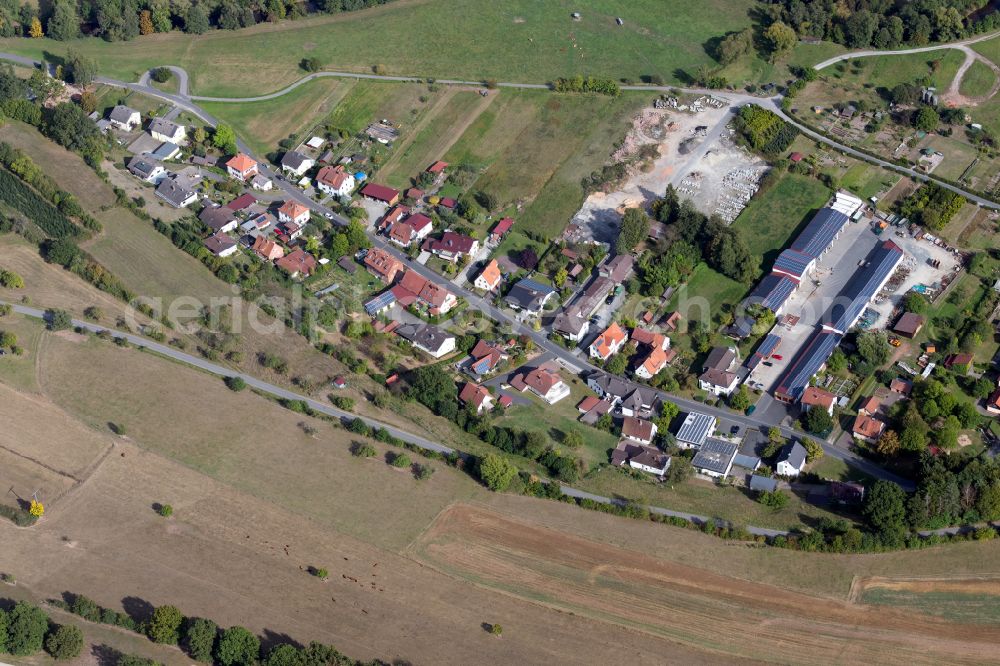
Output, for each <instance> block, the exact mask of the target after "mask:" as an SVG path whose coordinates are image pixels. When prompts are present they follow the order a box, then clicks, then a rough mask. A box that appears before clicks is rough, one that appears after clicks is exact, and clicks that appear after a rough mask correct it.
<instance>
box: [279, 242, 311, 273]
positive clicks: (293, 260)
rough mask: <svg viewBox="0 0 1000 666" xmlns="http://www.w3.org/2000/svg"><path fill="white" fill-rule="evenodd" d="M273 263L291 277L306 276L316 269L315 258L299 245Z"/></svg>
mask: <svg viewBox="0 0 1000 666" xmlns="http://www.w3.org/2000/svg"><path fill="white" fill-rule="evenodd" d="M274 263H275V265H276V266H277V267H278V268H280V269H281V270H283V271H285V272H286V273H288V274H289V275H290V276H291V277H293V278H294V277H299V276H302V277H308V276H310V275H312V273H313V271H314V270H316V258H315V257H314V256H312V255H311V254H309V253H308V252H306V251H305V250H303V249H302V248H300V247H299V248H295V249H294V250H292V252H291V254H288V255H286V256H284V257H282V258H281V259H278V260H277V261H276V262H274Z"/></svg>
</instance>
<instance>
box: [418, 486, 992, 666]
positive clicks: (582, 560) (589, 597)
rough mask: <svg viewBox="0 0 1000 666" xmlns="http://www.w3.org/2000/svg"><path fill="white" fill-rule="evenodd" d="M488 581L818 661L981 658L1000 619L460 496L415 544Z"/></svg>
mask: <svg viewBox="0 0 1000 666" xmlns="http://www.w3.org/2000/svg"><path fill="white" fill-rule="evenodd" d="M411 550H412V552H413V553H414V555H416V556H417V557H420V558H422V559H424V560H425V561H426V562H427V563H428V564H430V565H432V566H434V567H436V568H438V569H440V570H442V571H446V572H448V573H451V574H452V575H456V576H459V577H462V578H465V579H467V580H470V581H472V582H474V583H476V584H479V585H481V586H485V587H489V588H493V589H497V590H501V591H504V592H506V593H508V594H512V595H514V596H519V597H524V598H530V599H533V600H535V601H536V602H539V603H543V604H545V605H549V606H552V607H556V608H560V609H563V610H566V611H570V612H573V613H577V614H580V615H585V616H589V617H594V618H601V619H604V620H606V621H611V622H616V623H620V624H622V625H625V626H629V627H632V628H634V629H638V630H640V631H644V632H647V633H649V634H653V635H658V636H664V637H668V638H670V639H673V640H678V641H681V642H684V643H687V644H690V645H699V646H703V647H708V648H710V649H713V650H718V651H720V652H728V653H730V654H742V655H744V656H746V657H748V658H759V659H773V658H774V657H775V655H777V654H781V655H795V656H789V657H788V658H789V660H790V661H792V662H812V663H834V662H839V663H843V662H853V663H874V662H876V661H877V662H878V663H911V664H919V663H942V662H947V663H979V662H989V661H992V660H994V659H995V653H996V648H997V644H998V639H997V633H996V630H995V628H992V627H975V626H966V625H959V624H955V623H949V622H945V621H941V620H936V619H933V618H928V617H926V616H923V615H911V614H907V613H905V612H903V611H901V610H897V609H886V608H882V607H879V608H874V607H868V606H862V605H856V604H851V603H849V602H841V601H835V600H828V599H817V598H815V597H811V596H808V595H805V594H801V593H798V592H793V591H789V590H784V589H781V588H778V587H774V586H770V585H765V584H759V583H752V582H748V581H745V580H741V579H737V578H729V577H726V576H724V575H719V574H716V573H713V572H710V571H707V570H705V569H700V568H697V567H695V566H688V565H684V564H677V563H673V562H666V561H662V560H658V559H654V558H652V557H648V556H646V555H644V554H642V553H639V552H634V551H629V550H625V549H621V548H616V547H614V546H611V545H606V544H602V543H597V542H594V541H589V540H587V539H584V538H580V537H576V536H572V535H569V534H566V533H561V532H557V531H554V530H551V529H548V528H545V527H542V526H539V525H533V524H530V523H524V522H520V521H517V520H515V519H512V518H508V517H505V516H502V515H500V514H496V513H493V512H490V511H488V510H485V509H481V508H477V507H472V506H469V505H456V506H454V507H452V508H450V509H449V510H447V511H445V512H443V513H442V515H441V516H440V517H439V518H438V520H437V522H436V523H435V524H434V525H433V526H432V527H431V529H429V530H428V531H427V532H426V533H425V534H424V535H423V537H422V538H421V540H420V541H419V542H418V543H417V544H416V545H415V546H414V548H413V549H411Z"/></svg>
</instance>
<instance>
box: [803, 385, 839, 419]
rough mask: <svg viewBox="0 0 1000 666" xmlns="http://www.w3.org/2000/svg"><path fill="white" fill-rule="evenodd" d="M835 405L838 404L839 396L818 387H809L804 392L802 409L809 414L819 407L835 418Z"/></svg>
mask: <svg viewBox="0 0 1000 666" xmlns="http://www.w3.org/2000/svg"><path fill="white" fill-rule="evenodd" d="M835 404H837V396H835V395H834V394H832V393H830V392H829V391H826V390H824V389H821V388H818V387H816V386H807V387H806V390H805V391H803V392H802V408H803V409H804V410H805V411H807V412H808V411H809V410H810V409H812V408H813V407H819V408H820V409H822V410H824V411H825V412H826V413H827V414H829V415H830V416H833V406H834V405H835Z"/></svg>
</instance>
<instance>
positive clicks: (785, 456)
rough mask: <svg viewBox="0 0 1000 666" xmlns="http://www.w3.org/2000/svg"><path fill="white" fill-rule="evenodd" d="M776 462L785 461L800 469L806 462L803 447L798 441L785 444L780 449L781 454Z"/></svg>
mask: <svg viewBox="0 0 1000 666" xmlns="http://www.w3.org/2000/svg"><path fill="white" fill-rule="evenodd" d="M778 462H787V463H788V464H789V465H791V466H792V467H794V468H795V469H802V466H803V465H805V464H806V449H805V447H804V446H802V445H801V444H799V443H798V442H793V443H791V444H786V445H785V448H783V449H782V450H781V455H780V456H778Z"/></svg>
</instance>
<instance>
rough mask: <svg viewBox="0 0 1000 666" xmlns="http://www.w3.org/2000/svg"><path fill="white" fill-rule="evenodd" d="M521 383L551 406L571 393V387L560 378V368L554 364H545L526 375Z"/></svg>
mask: <svg viewBox="0 0 1000 666" xmlns="http://www.w3.org/2000/svg"><path fill="white" fill-rule="evenodd" d="M521 381H522V382H523V383H524V386H525V387H526V388H528V389H530V390H531V392H532V393H534V394H535V395H537V396H538V397H540V398H541V399H542V400H544V401H545V402H547V403H549V404H550V405H554V404H555V403H557V402H559V401H560V400H562V399H563V398H565V397H566V396H568V395H569V393H570V390H569V386H567V385H566V382H564V381H563V380H562V377H560V376H559V366H557V365H555V364H554V363H543V364H542V365H540V366H538V367H537V368H535V369H534V370H532V371H531V372H529V373H528V374H526V375H524V376H523V377H522V380H521ZM512 385H513V383H512Z"/></svg>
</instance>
